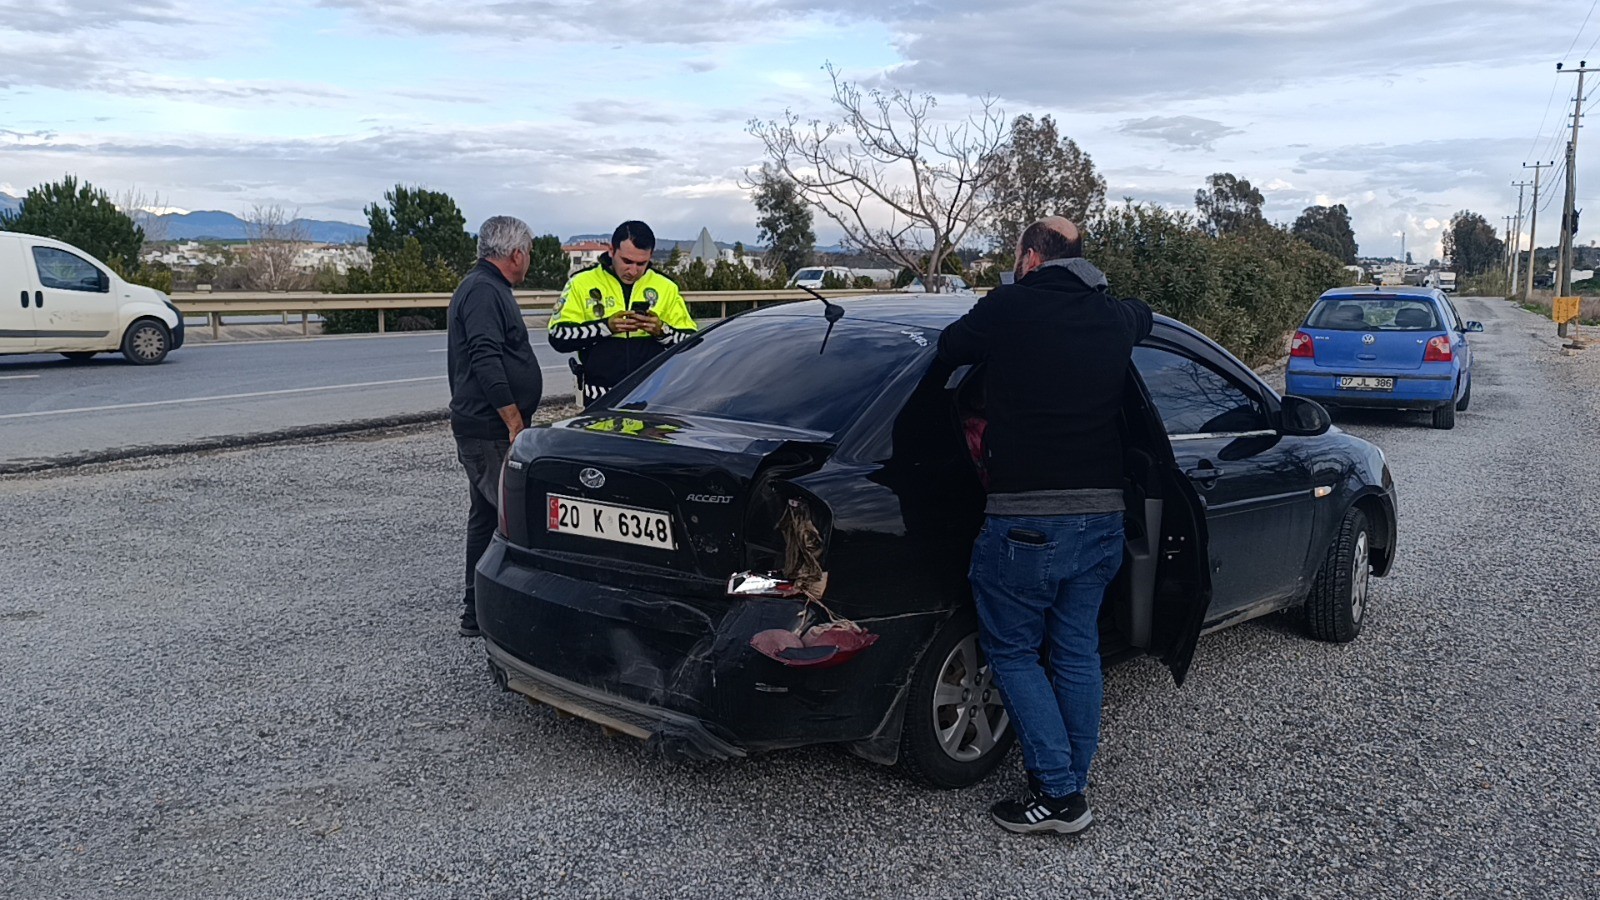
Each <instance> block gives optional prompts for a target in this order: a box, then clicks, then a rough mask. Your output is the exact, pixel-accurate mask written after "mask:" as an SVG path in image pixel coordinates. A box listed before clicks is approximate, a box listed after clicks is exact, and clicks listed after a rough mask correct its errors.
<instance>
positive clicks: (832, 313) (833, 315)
mask: <svg viewBox="0 0 1600 900" xmlns="http://www.w3.org/2000/svg"><path fill="white" fill-rule="evenodd" d="M799 288H800V290H802V291H805V292H806V293H808V294H810V295H811V296H813V297H815V298H817V299H818V300H821V301H822V306H823V313H822V317H823V318H825V319H827V320H828V331H827V333H825V334H823V336H822V349H820V350H818V351H817V355H818V356H821V355H822V354H823V353H824V352H826V351H827V349H828V338H830V337H832V336H833V326H834V323H836V322H838V321H839V320H840V319H842V318H844V307H842V306H840V305H839V304H837V303H835V302H833V301H832V300H829V299H828V298H827V297H824V296H822V295H821V294H819V293H817V292H816V291H814V290H812V289H811V288H809V287H806V286H805V285H803V284H802V285H799Z"/></svg>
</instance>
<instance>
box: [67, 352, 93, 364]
mask: <svg viewBox="0 0 1600 900" xmlns="http://www.w3.org/2000/svg"><path fill="white" fill-rule="evenodd" d="M97 352H98V351H96V350H69V351H67V352H65V353H63V354H61V355H62V356H65V357H66V358H67V359H70V360H72V361H73V362H83V361H84V360H86V359H93V358H94V355H95V353H97Z"/></svg>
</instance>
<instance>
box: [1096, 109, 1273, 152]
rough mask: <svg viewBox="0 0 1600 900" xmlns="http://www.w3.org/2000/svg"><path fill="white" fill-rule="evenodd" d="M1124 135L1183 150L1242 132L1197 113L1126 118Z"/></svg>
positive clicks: (1209, 145) (1206, 146)
mask: <svg viewBox="0 0 1600 900" xmlns="http://www.w3.org/2000/svg"><path fill="white" fill-rule="evenodd" d="M1118 130H1120V131H1121V132H1122V133H1123V134H1131V135H1133V136H1135V137H1143V138H1150V139H1152V140H1157V141H1163V142H1165V143H1168V144H1171V145H1172V146H1174V147H1179V148H1181V149H1185V150H1196V149H1199V150H1210V149H1212V145H1213V144H1215V143H1216V142H1217V141H1218V140H1221V139H1222V138H1225V137H1227V136H1228V135H1230V134H1243V133H1244V132H1242V131H1240V130H1239V129H1237V128H1229V127H1228V126H1226V125H1224V124H1222V123H1221V122H1217V121H1214V120H1212V119H1201V118H1198V117H1196V116H1150V117H1149V118H1146V119H1129V120H1128V121H1126V122H1123V123H1122V127H1121V128H1120V129H1118Z"/></svg>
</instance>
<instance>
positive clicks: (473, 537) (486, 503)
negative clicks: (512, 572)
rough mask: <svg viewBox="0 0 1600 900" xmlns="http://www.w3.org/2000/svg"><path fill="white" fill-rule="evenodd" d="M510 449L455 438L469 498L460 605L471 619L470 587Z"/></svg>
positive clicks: (506, 445)
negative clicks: (462, 590)
mask: <svg viewBox="0 0 1600 900" xmlns="http://www.w3.org/2000/svg"><path fill="white" fill-rule="evenodd" d="M510 449H511V443H510V442H509V441H504V440H498V441H494V440H485V439H483V438H466V437H460V436H457V437H456V459H459V460H460V461H461V467H462V468H463V469H466V470H467V480H468V481H469V482H471V491H470V493H471V495H472V506H471V507H470V508H469V509H468V511H467V583H466V591H465V592H464V593H463V594H462V597H461V603H462V605H463V606H464V607H466V610H465V611H466V612H470V613H472V614H473V615H474V616H476V615H477V596H476V592H475V591H474V590H473V587H472V575H473V570H474V569H476V568H477V567H478V560H479V559H481V558H482V557H483V551H485V550H487V549H489V539H490V538H491V537H493V536H494V529H495V525H496V520H497V519H498V518H499V503H500V467H501V465H503V464H504V463H505V460H506V451H508V450H510Z"/></svg>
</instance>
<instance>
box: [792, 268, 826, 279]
mask: <svg viewBox="0 0 1600 900" xmlns="http://www.w3.org/2000/svg"><path fill="white" fill-rule="evenodd" d="M794 277H795V280H796V281H813V280H815V279H818V278H821V277H822V270H821V269H801V270H800V271H798V272H796V273H794Z"/></svg>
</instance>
